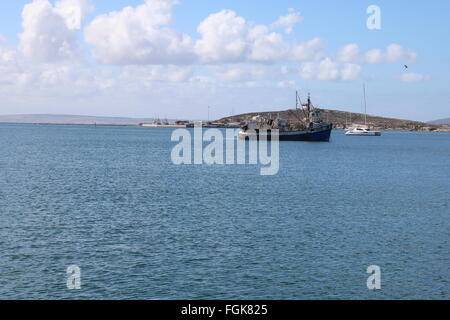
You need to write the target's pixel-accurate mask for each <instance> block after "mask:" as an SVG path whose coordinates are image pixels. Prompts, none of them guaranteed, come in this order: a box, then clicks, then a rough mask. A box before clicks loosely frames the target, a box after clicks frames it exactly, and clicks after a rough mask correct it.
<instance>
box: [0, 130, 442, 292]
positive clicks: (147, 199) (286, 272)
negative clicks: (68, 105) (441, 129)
mask: <svg viewBox="0 0 450 320" xmlns="http://www.w3.org/2000/svg"><path fill="white" fill-rule="evenodd" d="M171 132H172V130H171V129H152V128H137V127H77V126H39V125H18V124H0V137H1V139H0V248H1V251H0V299H11V298H17V299H419V298H424V299H449V298H450V286H449V281H450V270H449V265H450V237H449V235H450V222H449V221H450V219H449V218H450V179H449V172H450V134H428V133H400V132H390V133H384V134H383V136H382V137H379V138H377V137H373V138H368V137H346V136H344V135H343V134H342V132H339V131H335V132H333V136H332V141H331V142H330V143H295V142H294V143H293V142H282V143H281V144H280V153H281V158H280V171H279V173H278V175H275V176H260V175H259V167H258V166H250V165H247V166H237V165H236V166H175V165H173V164H172V162H171V160H170V151H171V148H172V147H173V146H174V145H175V143H173V142H171V141H170V135H171ZM72 264H76V265H78V266H79V267H80V268H81V273H82V274H81V289H80V290H69V289H67V286H66V277H67V275H66V268H67V266H69V265H72ZM370 265H378V266H380V268H381V272H382V275H381V281H382V289H381V290H378V291H370V290H368V289H367V287H366V280H367V277H368V276H369V275H368V274H366V269H367V267H368V266H370Z"/></svg>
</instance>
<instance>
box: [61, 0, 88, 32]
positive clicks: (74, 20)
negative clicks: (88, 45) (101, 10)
mask: <svg viewBox="0 0 450 320" xmlns="http://www.w3.org/2000/svg"><path fill="white" fill-rule="evenodd" d="M93 11H94V6H93V4H92V3H91V0H61V1H58V2H56V5H55V12H56V13H58V14H59V15H60V16H62V17H63V18H64V20H65V22H66V25H67V27H68V28H69V29H71V30H73V29H80V28H81V24H82V22H83V19H84V18H85V17H86V16H87V15H88V14H89V13H91V12H93Z"/></svg>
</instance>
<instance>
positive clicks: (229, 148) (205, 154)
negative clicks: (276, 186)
mask: <svg viewBox="0 0 450 320" xmlns="http://www.w3.org/2000/svg"><path fill="white" fill-rule="evenodd" d="M193 131H194V139H192V134H191V132H192V130H191V131H190V130H188V129H176V130H174V131H173V132H172V137H171V139H172V141H173V142H178V144H177V145H175V146H174V147H173V149H172V152H171V160H172V163H173V164H175V165H235V164H238V165H245V164H251V165H257V164H260V165H261V170H260V174H261V175H263V176H272V175H276V174H277V173H278V171H279V169H280V156H279V132H278V130H271V131H270V133H269V132H268V131H267V130H260V131H258V132H256V131H255V132H254V134H253V135H250V136H249V141H248V143H247V142H246V141H245V139H239V129H237V130H236V129H225V136H224V134H223V132H224V131H222V130H219V129H206V130H204V129H203V128H202V126H201V125H198V124H197V125H196V126H195V127H194V130H193ZM247 132H249V131H247ZM192 141H193V143H192ZM204 143H208V144H207V145H206V147H204ZM247 146H248V148H247ZM269 147H270V148H269ZM247 149H248V154H247ZM269 149H270V152H269ZM247 155H248V157H247ZM247 158H248V162H247Z"/></svg>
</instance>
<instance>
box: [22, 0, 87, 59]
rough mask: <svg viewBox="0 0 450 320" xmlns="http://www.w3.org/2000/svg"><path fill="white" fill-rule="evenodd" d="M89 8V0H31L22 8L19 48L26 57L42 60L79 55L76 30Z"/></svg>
mask: <svg viewBox="0 0 450 320" xmlns="http://www.w3.org/2000/svg"><path fill="white" fill-rule="evenodd" d="M91 10H92V6H91V4H90V1H89V0H61V1H58V2H56V5H55V6H52V4H51V3H50V2H49V1H48V0H35V1H33V2H32V3H29V4H27V5H25V7H24V9H23V11H22V19H23V20H22V26H23V33H21V34H20V35H19V38H20V45H19V48H20V50H21V52H22V53H23V55H24V56H25V57H27V58H30V59H33V60H37V61H42V62H57V61H61V60H71V59H74V58H77V57H78V55H79V48H78V38H77V33H76V32H77V30H78V29H79V28H80V27H81V22H82V20H83V18H84V17H85V16H86V14H87V13H89V12H90V11H91Z"/></svg>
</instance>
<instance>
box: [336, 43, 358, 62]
mask: <svg viewBox="0 0 450 320" xmlns="http://www.w3.org/2000/svg"><path fill="white" fill-rule="evenodd" d="M358 58H359V47H358V45H357V44H356V43H351V44H348V45H345V46H343V47H341V48H340V49H339V50H338V52H337V54H336V60H337V61H339V62H357V61H358Z"/></svg>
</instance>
